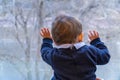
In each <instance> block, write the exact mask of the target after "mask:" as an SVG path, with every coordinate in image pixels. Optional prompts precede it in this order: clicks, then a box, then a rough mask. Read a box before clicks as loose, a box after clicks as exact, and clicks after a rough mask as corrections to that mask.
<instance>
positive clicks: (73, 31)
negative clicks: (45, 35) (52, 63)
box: [51, 15, 82, 45]
mask: <svg viewBox="0 0 120 80" xmlns="http://www.w3.org/2000/svg"><path fill="white" fill-rule="evenodd" d="M81 32H82V24H81V23H80V22H79V21H78V20H77V19H75V18H74V17H71V16H66V15H59V16H57V17H56V18H55V20H54V21H53V23H52V30H51V33H52V37H53V40H54V42H55V43H56V44H57V45H61V44H67V43H70V44H72V43H75V42H76V38H77V36H78V35H79V34H80V33H81Z"/></svg>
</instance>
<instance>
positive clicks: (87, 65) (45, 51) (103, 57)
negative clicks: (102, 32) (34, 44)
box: [41, 38, 110, 80]
mask: <svg viewBox="0 0 120 80" xmlns="http://www.w3.org/2000/svg"><path fill="white" fill-rule="evenodd" d="M52 43H53V41H52V40H51V39H48V38H44V39H43V44H42V46H41V56H42V58H43V60H44V61H45V62H46V63H48V64H49V65H50V66H51V67H52V69H53V70H54V76H53V78H52V80H96V75H95V71H96V65H103V64H106V63H108V61H109V59H110V55H109V52H108V49H107V47H106V46H105V45H104V43H103V42H101V40H100V38H97V39H95V40H93V41H92V42H91V43H90V44H91V45H90V46H87V45H84V46H82V47H81V48H79V49H76V48H75V47H73V48H59V49H57V48H53V46H52Z"/></svg>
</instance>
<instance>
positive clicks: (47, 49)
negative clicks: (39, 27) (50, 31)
mask: <svg viewBox="0 0 120 80" xmlns="http://www.w3.org/2000/svg"><path fill="white" fill-rule="evenodd" d="M52 43H53V41H52V39H49V38H44V39H43V43H42V45H41V50H40V51H41V56H42V59H43V60H44V61H45V62H46V63H48V64H49V65H51V64H52V52H53V46H52Z"/></svg>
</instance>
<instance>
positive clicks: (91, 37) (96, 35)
mask: <svg viewBox="0 0 120 80" xmlns="http://www.w3.org/2000/svg"><path fill="white" fill-rule="evenodd" d="M88 37H89V40H90V42H91V41H92V40H94V39H96V38H99V33H98V32H97V31H95V30H94V31H89V33H88Z"/></svg>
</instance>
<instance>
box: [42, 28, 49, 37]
mask: <svg viewBox="0 0 120 80" xmlns="http://www.w3.org/2000/svg"><path fill="white" fill-rule="evenodd" d="M40 35H41V36H42V37H43V38H50V39H51V34H50V31H49V30H48V28H42V29H41V30H40Z"/></svg>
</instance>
